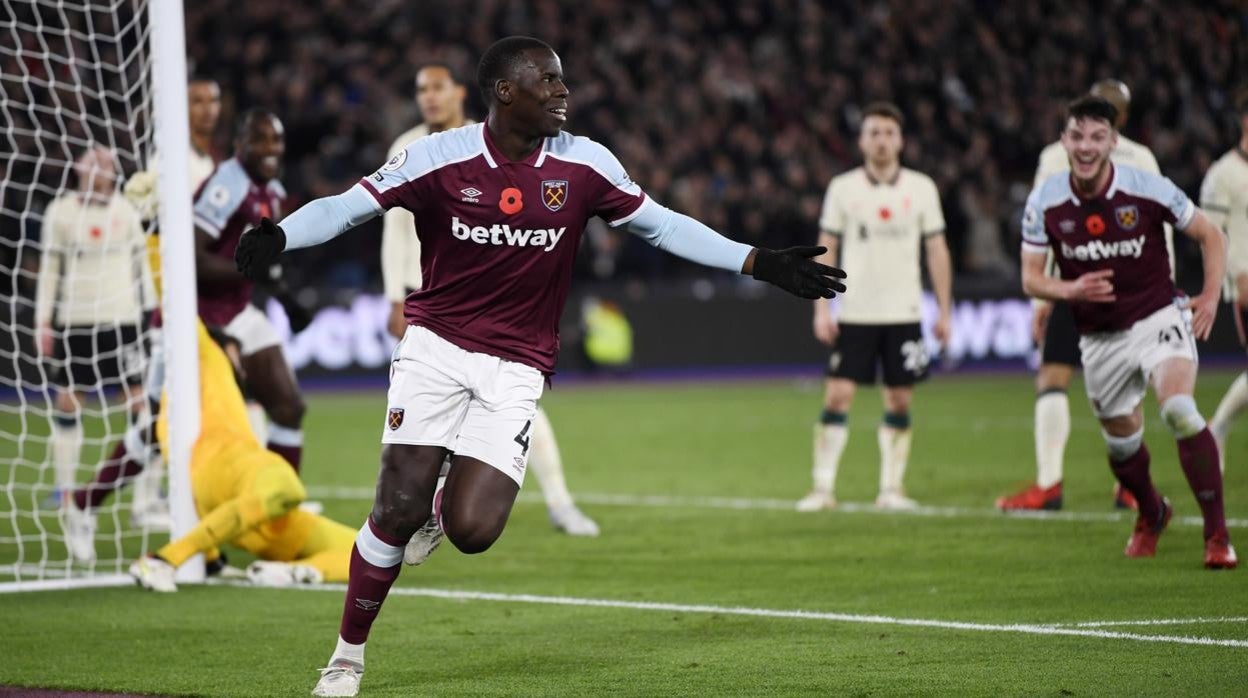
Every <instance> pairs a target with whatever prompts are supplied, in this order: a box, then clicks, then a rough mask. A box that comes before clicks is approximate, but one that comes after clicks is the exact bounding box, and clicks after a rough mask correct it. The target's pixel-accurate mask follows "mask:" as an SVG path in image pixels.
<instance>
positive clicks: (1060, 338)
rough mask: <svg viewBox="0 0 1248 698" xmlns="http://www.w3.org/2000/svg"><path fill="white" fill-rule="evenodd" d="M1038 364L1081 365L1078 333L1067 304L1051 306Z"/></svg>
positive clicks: (1073, 316) (1073, 315)
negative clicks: (1051, 309)
mask: <svg viewBox="0 0 1248 698" xmlns="http://www.w3.org/2000/svg"><path fill="white" fill-rule="evenodd" d="M1040 363H1044V364H1065V365H1067V366H1074V367H1076V368H1078V367H1079V366H1082V365H1083V358H1082V357H1081V356H1080V354H1079V331H1078V330H1076V329H1075V314H1074V313H1072V312H1070V304H1069V303H1054V304H1053V312H1051V313H1049V324H1048V325H1046V326H1045V328H1044V346H1042V347H1041V348H1040Z"/></svg>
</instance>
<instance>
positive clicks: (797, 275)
mask: <svg viewBox="0 0 1248 698" xmlns="http://www.w3.org/2000/svg"><path fill="white" fill-rule="evenodd" d="M625 227H626V228H627V229H628V230H629V232H631V233H633V234H635V235H638V236H640V237H642V238H644V239H645V240H646V242H649V243H650V244H651V245H654V246H655V247H658V248H659V249H661V250H666V251H668V252H671V253H672V254H674V255H676V256H678V257H683V258H685V259H688V260H690V261H692V262H697V263H698V264H704V265H706V266H708V267H716V268H718V269H727V270H728V271H735V272H740V273H742V274H749V275H751V276H753V277H754V278H756V279H758V280H760V281H767V282H769V283H772V284H775V285H776V286H779V287H780V288H783V289H784V290H786V291H788V292H789V293H792V294H794V295H796V296H801V297H803V298H812V299H813V298H832V297H833V296H835V295H836V294H837V293H844V291H845V284H843V283H841V282H840V281H839V279H844V278H845V272H843V271H841V270H840V269H835V268H833V267H829V266H825V265H823V264H819V263H818V262H815V261H813V260H812V259H811V258H812V257H815V256H817V255H820V254H822V253H824V252H825V251H826V250H824V248H822V247H806V248H792V249H788V250H779V251H775V250H768V249H762V248H753V247H750V246H749V245H744V244H742V243H739V242H735V241H733V240H729V239H728V238H726V237H724V236H722V235H720V234H719V233H717V232H715V231H714V230H711V229H710V228H708V227H707V226H706V225H704V224H702V223H700V222H699V221H697V220H695V219H693V218H690V217H689V216H686V215H684V214H682V213H677V212H675V211H673V210H671V209H669V208H666V207H664V206H661V205H659V204H657V203H655V202H654V201H653V200H652V199H647V200H646V201H645V202H644V203H642V205H641V208H639V209H638V210H637V212H636V214H635V215H634V216H633V217H632V218H631V219H630V220H629V221H628V222H627V223H625Z"/></svg>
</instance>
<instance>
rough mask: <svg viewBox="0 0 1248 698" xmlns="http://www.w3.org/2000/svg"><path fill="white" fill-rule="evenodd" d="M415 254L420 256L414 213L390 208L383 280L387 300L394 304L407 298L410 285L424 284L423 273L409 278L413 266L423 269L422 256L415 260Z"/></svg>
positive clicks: (386, 220)
mask: <svg viewBox="0 0 1248 698" xmlns="http://www.w3.org/2000/svg"><path fill="white" fill-rule="evenodd" d="M412 255H416V257H417V258H419V256H420V239H419V238H417V237H416V231H415V224H414V222H413V216H412V214H411V213H410V212H409V211H407V210H406V209H403V208H399V207H397V206H396V207H394V208H392V209H390V210H389V211H386V214H385V216H384V218H383V225H382V229H381V280H382V286H383V287H384V289H385V294H386V299H387V300H389V301H391V302H392V303H398V302H401V301H402V300H403V299H404V298H406V297H407V289H408V286H411V287H412V288H419V287H420V277H419V276H417V277H416V278H414V279H409V278H408V276H409V273H408V270H409V269H413V272H412V273H418V272H419V269H420V267H419V264H418V262H419V259H416V260H412V259H411V256H412ZM413 262H416V264H415V265H414V264H413Z"/></svg>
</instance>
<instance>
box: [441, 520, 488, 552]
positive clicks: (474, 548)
mask: <svg viewBox="0 0 1248 698" xmlns="http://www.w3.org/2000/svg"><path fill="white" fill-rule="evenodd" d="M442 523H443V526H444V527H445V528H446V537H447V539H449V540H450V541H451V543H452V544H454V545H455V548H456V549H458V550H459V552H461V553H464V554H465V555H476V554H477V553H483V552H485V551H486V550H489V549H490V546H492V545H494V541H496V540H498V536H499V534H501V533H502V529H501V527H497V526H494V525H491V524H481V523H476V522H468V523H460V524H452V523H451V522H450V521H448V520H445V519H444V520H443V522H442Z"/></svg>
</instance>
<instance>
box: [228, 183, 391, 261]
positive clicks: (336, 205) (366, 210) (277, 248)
mask: <svg viewBox="0 0 1248 698" xmlns="http://www.w3.org/2000/svg"><path fill="white" fill-rule="evenodd" d="M381 212H382V209H381V207H380V206H378V205H377V202H376V200H375V199H373V197H372V196H371V195H369V193H368V192H367V191H365V190H364V187H362V186H360V185H359V184H357V185H355V186H354V187H351V188H350V189H348V190H347V191H345V192H343V193H341V194H338V195H337V196H326V197H324V198H320V199H316V200H315V201H311V202H309V203H307V204H305V205H304V206H302V207H301V208H300V209H299V210H298V211H295V212H294V213H292V214H290V216H288V217H287V218H286V219H285V220H284V221H282V224H281V225H280V226H279V225H277V224H276V223H274V222H273V221H271V220H269V219H268V218H265V219H263V220H261V221H260V226H259V227H257V228H253V229H251V230H249V231H247V232H246V233H245V234H244V235H243V237H242V239H240V240H239V241H238V248H237V249H236V250H235V251H234V263H235V264H237V265H238V270H239V271H240V272H242V273H243V275H244V276H246V277H247V278H250V279H263V278H265V276H266V274H267V272H268V269H269V267H270V266H271V265H272V264H273V262H275V261H277V257H278V255H280V254H281V253H282V252H284V251H286V250H297V249H299V248H301V247H312V246H314V245H319V244H321V243H324V242H328V241H330V240H333V239H334V238H336V237H338V236H339V235H342V234H343V233H345V232H347V231H348V230H350V229H352V228H354V227H355V226H357V225H359V224H361V223H363V222H365V221H367V220H370V219H372V218H376V217H377V216H378V215H379V214H381Z"/></svg>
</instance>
